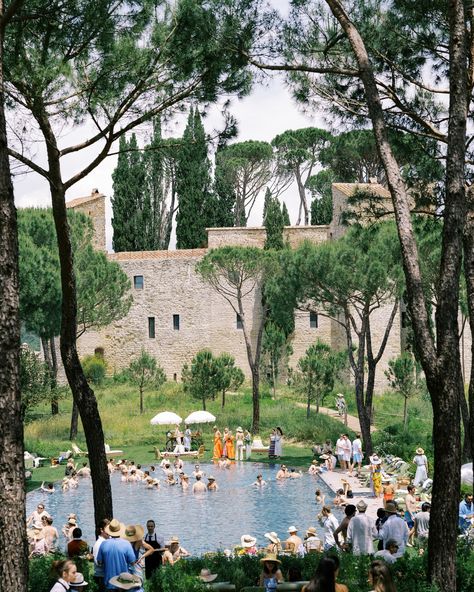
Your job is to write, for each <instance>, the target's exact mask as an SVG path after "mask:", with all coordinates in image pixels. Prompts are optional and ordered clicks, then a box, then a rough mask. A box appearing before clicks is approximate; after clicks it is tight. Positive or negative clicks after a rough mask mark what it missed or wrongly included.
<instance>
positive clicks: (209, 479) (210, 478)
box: [207, 475, 216, 481]
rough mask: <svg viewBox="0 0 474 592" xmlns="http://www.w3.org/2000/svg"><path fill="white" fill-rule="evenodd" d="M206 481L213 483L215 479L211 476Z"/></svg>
mask: <svg viewBox="0 0 474 592" xmlns="http://www.w3.org/2000/svg"><path fill="white" fill-rule="evenodd" d="M207 480H208V481H215V480H216V478H215V477H213V476H212V475H209V477H208V478H207Z"/></svg>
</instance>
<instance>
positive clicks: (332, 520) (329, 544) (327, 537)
mask: <svg viewBox="0 0 474 592" xmlns="http://www.w3.org/2000/svg"><path fill="white" fill-rule="evenodd" d="M318 519H319V523H320V524H321V526H323V527H324V550H325V551H328V550H329V549H332V548H333V547H335V546H336V539H335V538H334V531H335V530H336V529H337V527H338V526H339V524H338V522H337V519H336V517H335V516H334V514H332V513H331V508H330V507H329V506H323V509H322V510H321V514H319V515H318Z"/></svg>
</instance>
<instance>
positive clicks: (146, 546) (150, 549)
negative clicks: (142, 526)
mask: <svg viewBox="0 0 474 592" xmlns="http://www.w3.org/2000/svg"><path fill="white" fill-rule="evenodd" d="M142 547H143V548H144V549H145V553H143V555H142V556H141V557H140V558H139V559H138V560H137V561H136V562H135V563H139V564H140V565H143V563H142V559H145V557H148V556H149V555H152V554H153V553H154V552H155V549H153V547H152V546H151V545H149V544H148V543H146V542H145V541H142Z"/></svg>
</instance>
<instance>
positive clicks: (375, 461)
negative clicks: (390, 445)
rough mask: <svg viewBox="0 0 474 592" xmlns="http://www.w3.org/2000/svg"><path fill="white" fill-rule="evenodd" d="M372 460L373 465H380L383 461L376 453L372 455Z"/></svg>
mask: <svg viewBox="0 0 474 592" xmlns="http://www.w3.org/2000/svg"><path fill="white" fill-rule="evenodd" d="M370 462H371V464H373V465H380V464H381V463H382V461H381V460H380V458H379V457H378V456H377V455H376V454H375V453H374V454H372V456H371V457H370Z"/></svg>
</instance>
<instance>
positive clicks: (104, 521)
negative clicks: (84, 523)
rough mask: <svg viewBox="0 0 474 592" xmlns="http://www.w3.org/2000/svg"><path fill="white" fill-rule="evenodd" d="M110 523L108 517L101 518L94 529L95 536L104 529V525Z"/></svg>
mask: <svg viewBox="0 0 474 592" xmlns="http://www.w3.org/2000/svg"><path fill="white" fill-rule="evenodd" d="M109 524H110V520H109V519H108V518H102V520H100V521H99V524H97V527H96V529H95V536H96V537H98V536H100V533H101V532H102V531H103V530H104V528H105V527H106V526H108V525H109Z"/></svg>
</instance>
